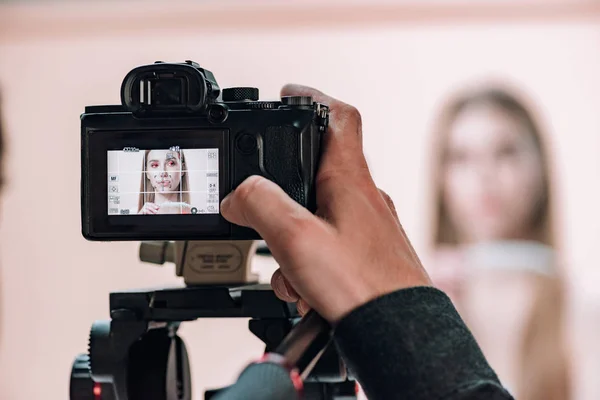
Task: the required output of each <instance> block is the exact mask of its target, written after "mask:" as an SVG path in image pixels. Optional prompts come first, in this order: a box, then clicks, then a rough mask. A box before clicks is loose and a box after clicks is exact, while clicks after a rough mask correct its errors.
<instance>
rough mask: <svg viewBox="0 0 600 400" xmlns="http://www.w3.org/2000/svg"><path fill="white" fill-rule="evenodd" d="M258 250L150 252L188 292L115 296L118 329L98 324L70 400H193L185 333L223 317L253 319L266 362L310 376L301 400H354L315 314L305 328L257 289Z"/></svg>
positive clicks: (213, 246) (201, 247) (212, 247)
mask: <svg viewBox="0 0 600 400" xmlns="http://www.w3.org/2000/svg"><path fill="white" fill-rule="evenodd" d="M256 250H257V242H256V241H215V242H207V241H202V242H143V243H142V244H141V245H140V259H141V260H142V261H145V262H150V263H154V264H164V263H166V262H170V263H174V264H175V272H176V274H177V276H181V277H182V278H183V280H184V283H185V286H184V287H179V288H161V289H152V290H133V291H123V292H113V293H111V294H110V316H111V319H110V320H107V321H96V322H94V323H93V325H92V329H91V331H90V338H89V349H88V352H87V354H81V355H79V356H78V357H77V358H76V360H75V362H74V363H73V368H72V373H71V389H70V399H71V400H83V399H86V400H87V399H90V400H142V399H143V400H191V399H192V395H191V391H192V387H191V379H190V365H189V360H188V356H187V351H186V346H185V343H184V342H183V340H182V339H181V338H180V337H179V336H178V335H177V331H178V329H179V326H180V325H181V323H183V322H185V321H193V320H196V319H198V318H214V317H231V318H239V317H244V318H250V320H249V330H250V331H251V332H252V333H253V334H254V335H255V336H257V337H258V338H259V339H260V340H262V341H263V342H264V343H265V345H266V347H265V352H266V353H272V352H275V353H277V354H279V355H281V357H283V358H284V359H285V361H286V363H287V364H290V365H291V367H293V368H295V369H293V370H294V371H300V372H301V375H302V376H301V379H302V381H303V397H302V398H304V399H315V400H316V399H323V400H325V399H355V398H356V397H355V396H356V394H355V393H356V391H355V387H356V385H355V383H354V382H353V380H352V379H351V378H349V377H348V375H347V373H346V368H345V367H344V365H343V363H342V362H341V359H340V358H339V356H338V354H337V351H336V349H335V347H334V346H332V345H330V330H329V327H328V325H326V323H324V321H323V320H322V319H321V318H320V317H319V316H318V315H316V314H314V313H313V314H314V315H313V316H312V317H310V318H305V319H303V320H302V322H301V318H300V316H299V314H298V312H297V310H296V307H295V304H292V303H286V302H283V301H281V300H279V299H278V298H277V297H276V296H275V294H274V292H273V291H272V289H271V287H270V285H265V284H258V283H257V282H258V277H257V276H256V275H255V274H253V273H252V272H251V260H252V257H253V256H254V254H255V252H256ZM262 253H263V254H265V251H264V248H263V251H262ZM307 317H308V316H307ZM323 323H324V324H323ZM287 364H286V365H287ZM267 384H268V382H267ZM220 392H222V389H216V390H211V391H208V392H206V393H205V399H211V398H214V396H216V395H218V393H220ZM246 394H248V395H249V393H247V392H246ZM225 398H227V397H225ZM248 398H252V397H248Z"/></svg>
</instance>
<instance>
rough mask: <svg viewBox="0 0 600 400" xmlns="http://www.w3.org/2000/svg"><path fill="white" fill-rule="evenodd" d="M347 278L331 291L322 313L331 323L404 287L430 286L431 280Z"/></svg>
mask: <svg viewBox="0 0 600 400" xmlns="http://www.w3.org/2000/svg"><path fill="white" fill-rule="evenodd" d="M348 278H349V277H348V276H345V279H343V280H340V282H339V283H340V284H339V285H336V290H335V291H331V292H330V293H331V298H330V301H329V302H328V304H326V305H325V307H324V310H323V312H322V313H321V315H322V316H323V317H324V318H325V319H327V320H328V321H329V322H330V323H331V324H337V323H338V322H339V321H341V320H342V319H343V318H344V317H346V316H347V315H348V314H350V313H351V312H352V311H354V310H356V309H358V308H360V307H362V306H364V305H365V304H367V303H369V302H371V301H373V300H375V299H378V298H380V297H383V296H386V295H388V294H390V293H393V292H396V291H398V290H402V289H410V288H415V287H430V286H431V281H430V280H429V278H428V277H427V276H426V275H425V276H415V277H412V278H411V279H406V277H405V278H404V279H402V280H390V279H377V280H374V279H368V278H367V279H348Z"/></svg>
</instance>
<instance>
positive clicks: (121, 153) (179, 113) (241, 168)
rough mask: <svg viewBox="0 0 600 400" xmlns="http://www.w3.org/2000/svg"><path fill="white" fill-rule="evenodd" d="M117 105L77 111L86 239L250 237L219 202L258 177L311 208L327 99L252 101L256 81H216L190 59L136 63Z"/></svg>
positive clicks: (251, 233)
mask: <svg viewBox="0 0 600 400" xmlns="http://www.w3.org/2000/svg"><path fill="white" fill-rule="evenodd" d="M121 103H122V104H121V105H102V106H88V107H86V109H85V113H84V114H82V116H81V136H82V137H81V160H82V162H81V173H82V181H81V206H82V233H83V236H84V237H85V238H86V239H88V240H102V241H116V240H136V241H137V240H250V239H260V237H259V235H258V234H257V233H256V232H255V231H253V230H251V229H248V228H244V227H241V226H237V225H234V224H231V223H229V222H228V221H226V220H225V219H224V218H223V217H222V216H221V215H220V212H219V205H220V202H221V200H222V199H223V198H224V197H225V196H226V195H227V194H228V193H230V192H231V191H232V190H234V189H235V188H236V187H237V186H238V185H240V184H241V183H242V182H243V181H244V180H245V179H246V178H248V177H249V176H252V175H260V176H263V177H265V178H267V179H270V180H272V181H273V182H275V183H276V184H278V185H279V186H280V187H281V188H282V189H283V190H284V191H285V192H286V193H287V194H288V195H289V196H290V197H291V198H293V199H294V200H295V201H297V202H298V203H299V204H301V205H302V206H304V207H306V208H308V209H309V210H310V211H311V212H314V211H315V208H316V204H315V177H316V173H317V169H318V164H319V159H320V152H321V139H322V135H323V134H324V133H325V131H326V129H327V124H328V115H329V110H328V108H327V106H325V105H323V104H319V103H316V102H313V100H312V98H311V97H302V96H292V97H284V98H282V99H280V100H278V101H259V98H258V89H256V88H251V87H242V88H227V89H223V90H222V91H221V89H220V88H219V86H218V84H217V82H216V80H215V78H214V76H213V74H212V73H211V72H210V71H207V70H205V69H203V68H201V67H200V66H199V65H198V64H196V63H194V62H192V61H186V62H185V63H174V64H171V63H163V62H156V63H154V64H149V65H144V66H141V67H137V68H135V69H133V70H132V71H131V72H129V74H127V76H126V77H125V79H124V80H123V83H122V86H121Z"/></svg>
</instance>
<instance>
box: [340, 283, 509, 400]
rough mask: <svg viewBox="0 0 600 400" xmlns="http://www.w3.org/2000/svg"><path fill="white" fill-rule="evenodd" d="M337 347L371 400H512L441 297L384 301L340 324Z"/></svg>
mask: <svg viewBox="0 0 600 400" xmlns="http://www.w3.org/2000/svg"><path fill="white" fill-rule="evenodd" d="M335 339H336V343H337V345H338V347H339V349H340V351H341V353H342V354H343V357H344V359H345V361H346V363H347V364H348V366H349V368H350V369H351V371H352V373H353V374H354V375H355V376H356V377H357V379H358V380H359V382H360V383H361V385H362V387H363V389H364V390H365V393H366V394H367V396H368V397H369V399H370V400H377V399H391V398H398V397H401V398H403V399H441V398H443V399H475V398H482V396H483V395H484V394H485V398H486V399H511V396H510V395H509V394H508V393H507V392H506V391H505V390H504V389H503V388H502V386H501V385H500V382H499V381H498V378H497V376H496V374H495V373H494V371H493V370H492V369H491V368H490V366H489V365H488V363H487V361H486V360H485V358H484V356H483V354H482V353H481V350H480V349H479V346H478V345H477V343H476V342H475V339H474V338H473V336H472V335H471V333H470V332H469V330H468V329H467V327H466V326H465V324H464V323H463V321H462V320H461V318H460V316H459V315H458V313H457V312H456V310H455V309H454V307H453V306H452V303H451V302H450V300H449V299H448V297H447V296H446V295H445V294H444V293H443V292H441V291H439V290H437V289H434V288H428V287H419V288H411V289H404V290H399V291H397V292H394V293H391V294H388V295H386V296H382V297H380V298H378V299H376V300H373V301H371V302H369V303H367V304H365V305H363V306H362V307H359V308H358V309H356V310H354V311H353V312H351V313H350V314H349V315H348V316H346V317H345V318H344V319H342V321H341V322H340V323H339V324H338V326H337V327H336V331H335Z"/></svg>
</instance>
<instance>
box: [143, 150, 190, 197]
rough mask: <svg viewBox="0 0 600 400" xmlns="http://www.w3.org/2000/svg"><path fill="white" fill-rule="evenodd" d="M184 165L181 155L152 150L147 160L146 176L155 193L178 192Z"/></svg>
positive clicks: (168, 151) (173, 152) (167, 151)
mask: <svg viewBox="0 0 600 400" xmlns="http://www.w3.org/2000/svg"><path fill="white" fill-rule="evenodd" d="M182 169H183V165H182V163H181V160H180V158H179V153H178V152H175V151H170V150H152V151H150V152H149V153H148V157H147V159H146V176H147V177H148V180H150V183H151V184H152V186H153V187H154V191H155V192H173V191H176V190H178V188H179V183H180V182H181V177H182V176H183V173H182Z"/></svg>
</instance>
